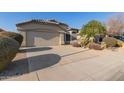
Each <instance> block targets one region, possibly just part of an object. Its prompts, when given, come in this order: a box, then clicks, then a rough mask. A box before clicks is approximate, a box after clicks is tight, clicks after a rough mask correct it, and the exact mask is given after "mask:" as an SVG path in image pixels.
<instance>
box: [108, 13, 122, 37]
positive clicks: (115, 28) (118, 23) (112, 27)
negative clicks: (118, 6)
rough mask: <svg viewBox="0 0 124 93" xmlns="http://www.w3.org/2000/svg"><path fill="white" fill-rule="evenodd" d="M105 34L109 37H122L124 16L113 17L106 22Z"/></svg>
mask: <svg viewBox="0 0 124 93" xmlns="http://www.w3.org/2000/svg"><path fill="white" fill-rule="evenodd" d="M106 27H107V32H108V34H111V35H122V34H123V30H124V16H123V15H114V16H111V17H110V18H109V19H108V21H107V25H106Z"/></svg>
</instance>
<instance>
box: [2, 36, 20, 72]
mask: <svg viewBox="0 0 124 93" xmlns="http://www.w3.org/2000/svg"><path fill="white" fill-rule="evenodd" d="M18 49H19V43H18V42H17V41H16V40H14V39H12V38H9V37H5V36H0V71H1V70H3V69H5V67H6V66H7V65H8V64H9V63H10V62H11V61H12V59H13V58H14V57H15V56H16V53H17V52H18Z"/></svg>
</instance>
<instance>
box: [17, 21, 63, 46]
mask: <svg viewBox="0 0 124 93" xmlns="http://www.w3.org/2000/svg"><path fill="white" fill-rule="evenodd" d="M17 29H18V30H21V34H22V35H23V36H24V41H23V44H22V45H23V46H25V45H26V46H56V45H61V44H64V33H63V32H64V31H63V29H61V28H59V27H58V26H56V25H48V24H47V25H41V24H33V23H31V24H26V25H23V26H19V27H17ZM25 32H26V34H25Z"/></svg>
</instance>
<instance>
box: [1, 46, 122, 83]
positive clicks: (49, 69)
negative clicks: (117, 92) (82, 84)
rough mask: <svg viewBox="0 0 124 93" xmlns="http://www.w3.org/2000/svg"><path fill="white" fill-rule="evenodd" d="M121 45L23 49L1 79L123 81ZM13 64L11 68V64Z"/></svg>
mask: <svg viewBox="0 0 124 93" xmlns="http://www.w3.org/2000/svg"><path fill="white" fill-rule="evenodd" d="M123 55H124V48H116V49H113V50H111V49H110V50H109V49H104V50H101V51H98V50H89V49H84V48H80V47H79V48H75V47H72V46H56V47H35V48H25V49H24V48H23V49H21V51H20V53H18V54H17V56H16V58H15V59H14V61H13V63H12V65H10V66H9V67H8V70H6V71H4V72H3V73H1V74H0V77H1V79H2V80H93V81H94V80H124V68H123V66H124V57H123ZM11 66H13V67H11Z"/></svg>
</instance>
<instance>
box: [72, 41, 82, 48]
mask: <svg viewBox="0 0 124 93" xmlns="http://www.w3.org/2000/svg"><path fill="white" fill-rule="evenodd" d="M70 44H71V45H72V46H73V47H80V46H81V45H80V44H79V43H78V41H77V40H74V41H71V43H70Z"/></svg>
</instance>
